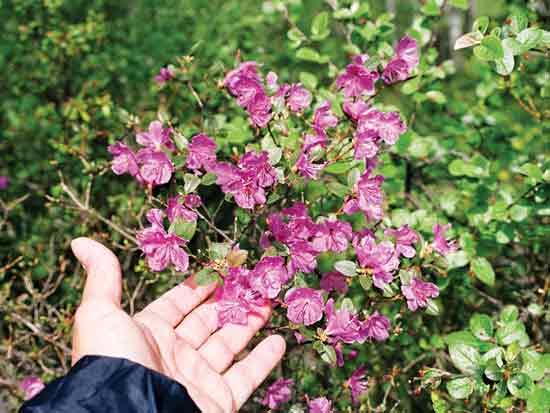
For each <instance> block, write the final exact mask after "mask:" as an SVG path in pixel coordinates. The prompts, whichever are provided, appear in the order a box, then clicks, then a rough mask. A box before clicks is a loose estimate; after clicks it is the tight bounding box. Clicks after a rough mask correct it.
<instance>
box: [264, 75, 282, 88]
mask: <svg viewBox="0 0 550 413" xmlns="http://www.w3.org/2000/svg"><path fill="white" fill-rule="evenodd" d="M278 79H279V76H277V73H275V72H269V73H268V74H267V75H266V77H265V83H266V85H267V87H268V89H269V90H270V91H271V92H274V91H276V90H277V89H278V88H279V84H278V83H277V81H278Z"/></svg>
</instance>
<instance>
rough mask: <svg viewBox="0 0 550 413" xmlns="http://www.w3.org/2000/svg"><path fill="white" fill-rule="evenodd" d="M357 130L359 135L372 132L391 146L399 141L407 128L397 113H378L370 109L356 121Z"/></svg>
mask: <svg viewBox="0 0 550 413" xmlns="http://www.w3.org/2000/svg"><path fill="white" fill-rule="evenodd" d="M357 130H358V132H359V133H361V132H365V131H369V132H371V131H374V132H375V133H376V136H377V137H380V138H381V139H382V140H383V141H384V142H386V143H387V144H388V145H393V144H395V142H397V139H399V136H400V135H402V134H403V133H404V132H405V131H406V130H407V127H406V126H405V123H404V122H403V121H402V120H401V116H399V113H398V112H387V113H386V112H380V111H378V110H376V109H371V110H369V111H368V112H366V113H365V114H364V115H363V116H362V117H361V118H360V119H359V121H358V124H357Z"/></svg>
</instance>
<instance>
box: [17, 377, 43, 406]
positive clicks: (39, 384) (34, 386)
mask: <svg viewBox="0 0 550 413" xmlns="http://www.w3.org/2000/svg"><path fill="white" fill-rule="evenodd" d="M19 387H20V388H21V390H23V392H24V393H25V400H29V399H32V398H33V397H34V396H36V395H37V394H38V393H40V392H41V391H42V389H43V388H44V387H46V385H45V384H44V382H43V381H42V380H41V379H40V378H39V377H36V376H28V377H25V378H24V379H23V380H22V381H21V382H20V383H19Z"/></svg>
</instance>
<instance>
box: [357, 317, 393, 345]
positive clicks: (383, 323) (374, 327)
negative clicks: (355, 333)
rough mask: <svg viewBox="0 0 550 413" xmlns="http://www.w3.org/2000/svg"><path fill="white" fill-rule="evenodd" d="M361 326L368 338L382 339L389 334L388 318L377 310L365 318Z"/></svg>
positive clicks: (386, 337) (385, 338)
mask: <svg viewBox="0 0 550 413" xmlns="http://www.w3.org/2000/svg"><path fill="white" fill-rule="evenodd" d="M363 327H364V332H365V334H366V335H367V339H369V340H376V341H384V340H387V339H388V337H389V336H390V331H389V330H390V327H391V324H390V320H389V319H388V318H387V317H385V316H383V315H381V314H379V313H378V311H375V312H374V313H373V314H372V315H371V316H370V317H369V318H367V319H366V320H365V323H364V325H363Z"/></svg>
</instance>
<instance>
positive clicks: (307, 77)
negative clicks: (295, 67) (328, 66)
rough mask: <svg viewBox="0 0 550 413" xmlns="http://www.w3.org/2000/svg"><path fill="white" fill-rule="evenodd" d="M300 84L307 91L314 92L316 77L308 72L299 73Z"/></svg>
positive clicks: (316, 82)
mask: <svg viewBox="0 0 550 413" xmlns="http://www.w3.org/2000/svg"><path fill="white" fill-rule="evenodd" d="M299 77H300V82H302V83H303V85H304V86H305V87H306V89H309V90H315V89H316V88H317V84H318V83H319V81H318V80H317V76H315V75H314V74H313V73H310V72H300V76H299Z"/></svg>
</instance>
